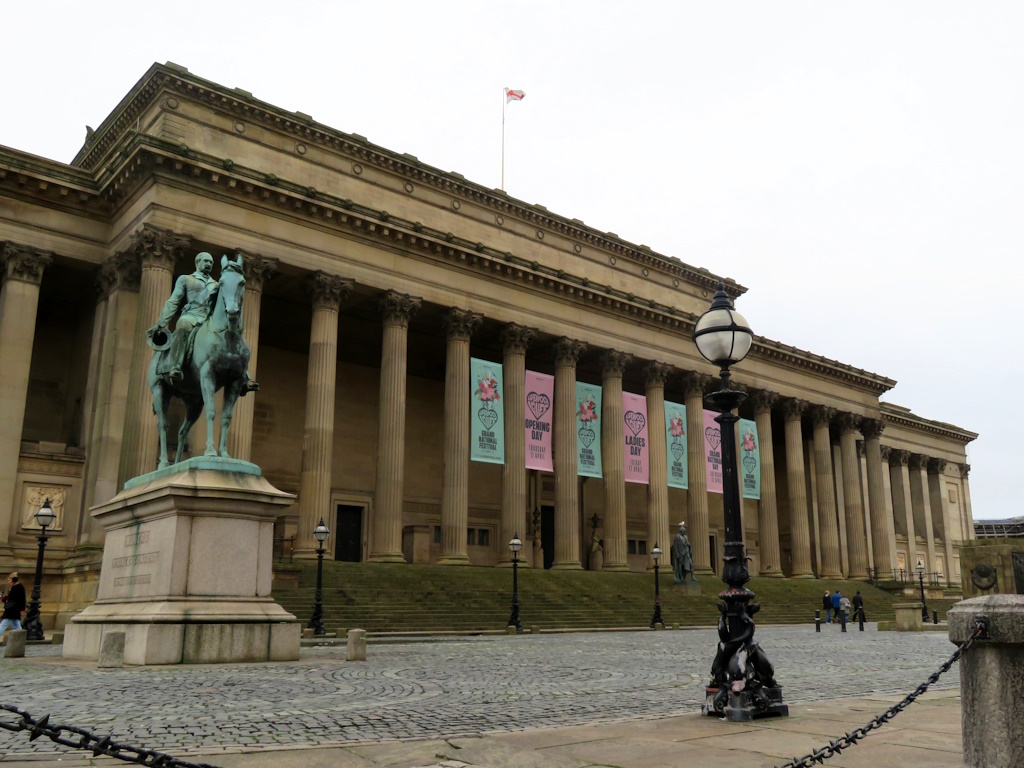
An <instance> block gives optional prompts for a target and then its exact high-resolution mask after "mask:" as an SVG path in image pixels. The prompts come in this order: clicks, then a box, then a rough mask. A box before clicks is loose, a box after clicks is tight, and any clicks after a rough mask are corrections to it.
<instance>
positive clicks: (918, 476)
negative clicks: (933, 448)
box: [910, 453, 935, 573]
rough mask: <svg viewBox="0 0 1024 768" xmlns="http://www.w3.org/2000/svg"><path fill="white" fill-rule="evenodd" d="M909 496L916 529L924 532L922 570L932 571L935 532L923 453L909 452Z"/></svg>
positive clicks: (926, 462)
mask: <svg viewBox="0 0 1024 768" xmlns="http://www.w3.org/2000/svg"><path fill="white" fill-rule="evenodd" d="M910 498H911V502H912V504H913V506H914V522H915V524H917V530H918V531H920V532H923V533H924V546H925V557H924V572H925V573H932V572H933V571H934V570H935V532H934V530H933V528H932V504H931V498H930V497H929V495H928V457H927V456H925V455H924V454H923V453H912V454H910ZM922 528H923V529H924V530H923V531H921V529H922ZM914 565H915V566H916V565H917V563H916V562H915V563H914Z"/></svg>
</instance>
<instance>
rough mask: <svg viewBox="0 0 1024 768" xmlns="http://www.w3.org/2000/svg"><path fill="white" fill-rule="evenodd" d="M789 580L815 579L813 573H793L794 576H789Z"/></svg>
mask: <svg viewBox="0 0 1024 768" xmlns="http://www.w3.org/2000/svg"><path fill="white" fill-rule="evenodd" d="M789 578H791V579H813V578H816V577H815V575H814V574H813V573H794V574H791V575H790V577H789Z"/></svg>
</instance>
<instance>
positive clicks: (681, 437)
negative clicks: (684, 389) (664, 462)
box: [665, 400, 690, 488]
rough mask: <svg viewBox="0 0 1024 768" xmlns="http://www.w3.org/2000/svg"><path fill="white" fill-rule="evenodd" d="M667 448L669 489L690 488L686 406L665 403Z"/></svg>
mask: <svg viewBox="0 0 1024 768" xmlns="http://www.w3.org/2000/svg"><path fill="white" fill-rule="evenodd" d="M665 447H666V448H668V450H667V451H666V454H667V456H668V487H669V488H689V487H690V469H689V466H688V461H689V454H688V453H687V449H686V406H685V405H680V404H679V403H672V402H669V401H668V400H666V401H665Z"/></svg>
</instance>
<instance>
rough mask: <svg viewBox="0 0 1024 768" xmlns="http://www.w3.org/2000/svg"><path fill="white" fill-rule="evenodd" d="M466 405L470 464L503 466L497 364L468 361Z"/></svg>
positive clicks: (503, 438) (503, 410)
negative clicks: (469, 390) (469, 394)
mask: <svg viewBox="0 0 1024 768" xmlns="http://www.w3.org/2000/svg"><path fill="white" fill-rule="evenodd" d="M469 373H470V387H471V388H472V392H473V401H472V402H471V403H470V406H469V408H470V413H469V424H470V426H469V440H470V454H469V457H470V458H471V459H472V460H473V461H483V462H486V463H488V464H504V463H505V409H504V408H503V407H502V403H501V395H502V392H503V387H502V383H501V364H500V363H492V362H489V361H487V360H477V359H476V358H475V357H474V358H471V359H470V361H469Z"/></svg>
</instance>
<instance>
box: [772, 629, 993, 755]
mask: <svg viewBox="0 0 1024 768" xmlns="http://www.w3.org/2000/svg"><path fill="white" fill-rule="evenodd" d="M987 636H988V617H987V616H977V617H975V619H974V631H973V632H972V633H971V636H970V637H968V638H967V640H966V642H964V644H963V645H961V646H960V647H959V648H957V649H956V652H955V653H954V654H953V655H952V656H950V657H949V661H947V662H946V663H945V664H943V665H942V666H941V667H939V670H938V671H937V672H935V673H933V674H932V675H931V676H930V677H929V678H928V679H927V680H926V681H925V682H923V683H921V685H919V686H917V689H916V690H915V691H914V692H913V693H911V694H910V695H909V696H907V697H906V698H905V699H903V701H901V702H900V703H899V704H895V705H893V706H891V707H889V709H887V710H885V712H883V713H882V714H881V715H879V716H878V717H876V718H875V719H874V720H872V721H871V722H869V723H868V724H867V725H865V726H864V727H863V728H855V729H854V730H853V731H852V732H851V733H847V734H846V735H845V736H841V737H840V738H838V739H836V740H835V741H830V742H829V743H828V746H825V747H822V748H821V749H817V750H815V751H814V752H811V754H809V755H804V756H803V757H801V758H799V759H798V758H795V757H794V758H793V759H792V760H791V761H790V762H788V763H786V764H785V765H780V766H776V768H812V766H814V765H820V764H821V763H824V762H825V761H826V760H828V759H829V758H830V757H835V756H836V755H838V754H839V753H840V752H842V751H843V750H844V749H849V748H850V747H852V746H853V745H854V744H856V743H857V742H858V741H860V740H861V739H863V738H864V737H865V736H867V735H868V734H869V733H870V732H871V731H873V730H875V728H881V727H882V726H883V725H885V724H886V723H887V722H889V721H890V720H892V719H893V718H894V717H896V715H898V714H899V713H900V712H902V711H903V710H904V709H906V708H907V707H909V706H910V705H911V704H913V703H914V701H915V700H916V699H917V697H918V696H920V695H921V694H922V693H924V692H925V691H927V690H928V686H930V685H932V684H933V683H935V682H936V681H937V680H938V679H939V678H940V677H941V676H942V675H943V674H945V673H946V672H948V671H949V669H950V667H952V666H953V665H954V664H956V662H957V661H959V660H960V657H961V656H963V655H964V654H965V653H966V652H967V651H968V649H970V647H971V646H972V645H973V644H974V641H975V640H978V639H979V638H981V639H984V638H985V637H987Z"/></svg>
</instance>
